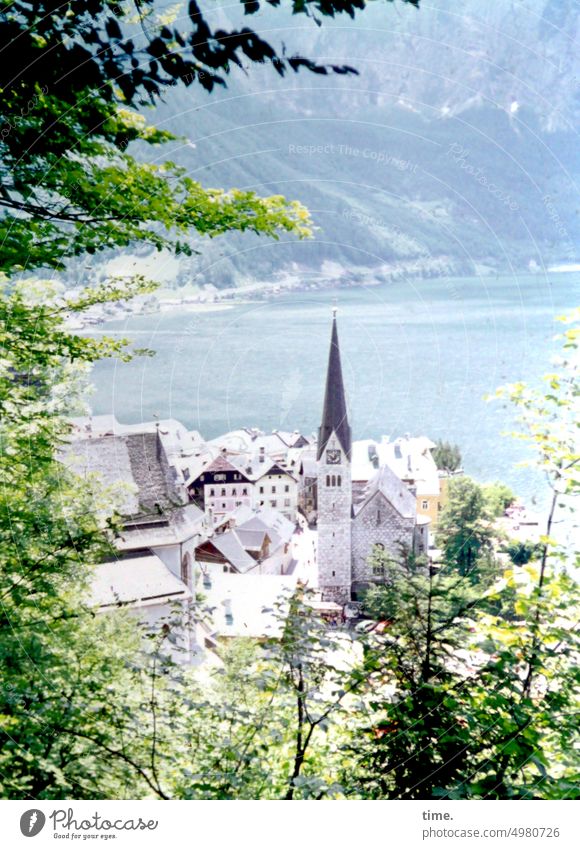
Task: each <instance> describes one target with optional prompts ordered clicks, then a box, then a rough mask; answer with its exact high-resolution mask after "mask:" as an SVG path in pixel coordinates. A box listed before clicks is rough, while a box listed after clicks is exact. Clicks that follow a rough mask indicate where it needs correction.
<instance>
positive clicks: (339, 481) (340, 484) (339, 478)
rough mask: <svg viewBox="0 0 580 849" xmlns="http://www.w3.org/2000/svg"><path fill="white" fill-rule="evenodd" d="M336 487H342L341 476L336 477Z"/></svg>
mask: <svg viewBox="0 0 580 849" xmlns="http://www.w3.org/2000/svg"><path fill="white" fill-rule="evenodd" d="M338 486H342V475H339V476H338Z"/></svg>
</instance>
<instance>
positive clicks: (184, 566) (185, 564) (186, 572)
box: [181, 551, 191, 587]
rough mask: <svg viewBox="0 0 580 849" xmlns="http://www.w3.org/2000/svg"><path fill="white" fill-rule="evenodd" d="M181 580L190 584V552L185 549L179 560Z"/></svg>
mask: <svg viewBox="0 0 580 849" xmlns="http://www.w3.org/2000/svg"><path fill="white" fill-rule="evenodd" d="M181 580H182V581H183V583H184V584H185V585H186V586H188V587H190V586H191V554H190V553H189V551H187V552H186V553H185V554H184V555H183V558H182V560H181Z"/></svg>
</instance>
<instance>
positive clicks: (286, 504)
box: [284, 498, 290, 507]
mask: <svg viewBox="0 0 580 849" xmlns="http://www.w3.org/2000/svg"><path fill="white" fill-rule="evenodd" d="M284 507H290V499H289V498H285V499H284Z"/></svg>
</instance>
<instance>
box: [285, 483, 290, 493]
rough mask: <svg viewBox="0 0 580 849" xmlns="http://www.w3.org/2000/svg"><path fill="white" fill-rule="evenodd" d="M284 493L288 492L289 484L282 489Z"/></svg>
mask: <svg viewBox="0 0 580 849" xmlns="http://www.w3.org/2000/svg"><path fill="white" fill-rule="evenodd" d="M284 492H290V486H289V484H286V486H285V487H284Z"/></svg>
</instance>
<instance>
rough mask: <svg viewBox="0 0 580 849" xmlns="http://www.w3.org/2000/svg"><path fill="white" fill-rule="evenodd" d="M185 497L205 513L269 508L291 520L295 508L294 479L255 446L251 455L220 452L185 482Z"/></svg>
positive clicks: (296, 485)
mask: <svg viewBox="0 0 580 849" xmlns="http://www.w3.org/2000/svg"><path fill="white" fill-rule="evenodd" d="M185 486H186V489H187V492H188V496H189V498H190V499H191V501H193V502H194V503H195V504H197V505H198V506H199V508H200V509H201V510H203V511H204V512H205V513H206V514H207V515H208V516H213V517H214V518H219V517H221V516H224V515H226V514H228V513H231V512H233V511H234V510H236V509H237V508H238V507H254V508H260V507H271V508H273V509H275V510H278V511H280V512H281V513H283V515H284V516H286V517H287V518H288V519H290V520H291V521H295V520H296V514H297V510H298V481H297V478H296V477H295V475H294V474H292V473H291V472H290V471H288V469H287V468H285V467H284V466H283V465H282V463H281V462H277V461H275V460H273V459H272V458H271V457H269V456H268V455H267V454H266V453H265V450H263V449H261V448H259V449H258V451H257V453H255V454H252V455H250V454H231V453H230V454H228V453H227V449H225V448H222V449H221V453H220V455H219V456H218V457H216V458H215V459H214V460H211V461H210V462H209V463H208V464H207V465H206V466H203V467H202V468H201V469H199V470H198V471H197V472H196V474H194V475H193V476H192V477H190V478H189V480H187V481H186V483H185Z"/></svg>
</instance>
